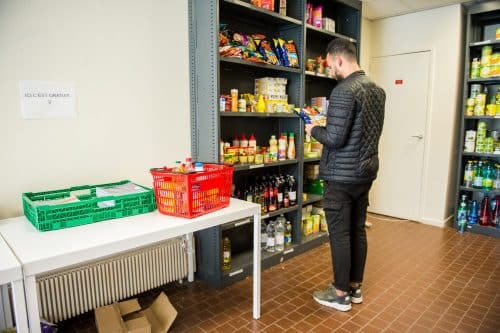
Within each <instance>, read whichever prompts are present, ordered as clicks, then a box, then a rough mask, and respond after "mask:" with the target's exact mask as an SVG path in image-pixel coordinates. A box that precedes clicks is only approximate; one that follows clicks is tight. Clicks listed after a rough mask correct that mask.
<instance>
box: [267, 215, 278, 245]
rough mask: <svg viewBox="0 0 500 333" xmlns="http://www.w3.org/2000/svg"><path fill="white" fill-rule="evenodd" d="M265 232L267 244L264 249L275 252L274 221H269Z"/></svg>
mask: <svg viewBox="0 0 500 333" xmlns="http://www.w3.org/2000/svg"><path fill="white" fill-rule="evenodd" d="M266 232H267V244H266V251H267V252H275V251H276V242H275V234H274V221H269V223H268V224H267V228H266Z"/></svg>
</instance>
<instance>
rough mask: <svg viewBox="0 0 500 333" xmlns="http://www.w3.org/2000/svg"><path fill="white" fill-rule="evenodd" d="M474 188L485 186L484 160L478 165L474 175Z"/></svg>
mask: <svg viewBox="0 0 500 333" xmlns="http://www.w3.org/2000/svg"><path fill="white" fill-rule="evenodd" d="M473 186H474V188H482V187H483V162H482V161H479V163H478V165H477V170H476V172H475V175H474V184H473Z"/></svg>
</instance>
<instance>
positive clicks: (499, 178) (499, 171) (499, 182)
mask: <svg viewBox="0 0 500 333" xmlns="http://www.w3.org/2000/svg"><path fill="white" fill-rule="evenodd" d="M493 188H494V189H495V190H498V189H500V165H498V164H497V165H496V175H495V181H494V182H493Z"/></svg>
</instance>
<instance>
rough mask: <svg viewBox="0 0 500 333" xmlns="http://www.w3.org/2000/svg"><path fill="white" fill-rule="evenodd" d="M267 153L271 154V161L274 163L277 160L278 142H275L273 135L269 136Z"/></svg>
mask: <svg viewBox="0 0 500 333" xmlns="http://www.w3.org/2000/svg"><path fill="white" fill-rule="evenodd" d="M269 153H270V154H271V161H272V162H276V161H277V160H278V140H276V136H275V135H271V139H270V140H269Z"/></svg>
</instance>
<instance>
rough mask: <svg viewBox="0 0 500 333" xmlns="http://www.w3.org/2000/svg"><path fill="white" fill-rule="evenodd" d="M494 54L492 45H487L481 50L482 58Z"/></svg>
mask: <svg viewBox="0 0 500 333" xmlns="http://www.w3.org/2000/svg"><path fill="white" fill-rule="evenodd" d="M492 53H493V47H492V46H491V45H485V46H483V48H482V49H481V57H487V56H491V54H492Z"/></svg>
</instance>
